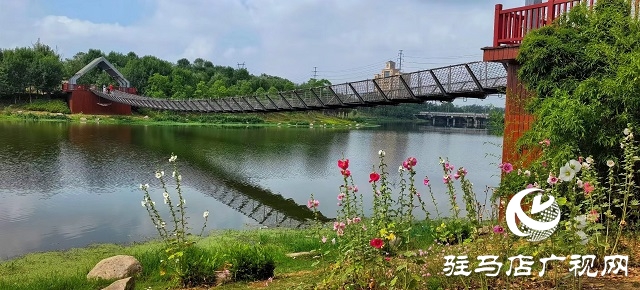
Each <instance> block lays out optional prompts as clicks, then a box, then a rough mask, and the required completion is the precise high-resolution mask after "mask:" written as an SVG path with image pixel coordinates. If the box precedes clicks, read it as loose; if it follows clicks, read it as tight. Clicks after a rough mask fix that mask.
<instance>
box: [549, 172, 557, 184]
mask: <svg viewBox="0 0 640 290" xmlns="http://www.w3.org/2000/svg"><path fill="white" fill-rule="evenodd" d="M547 182H548V183H549V184H551V185H554V184H556V183H558V178H557V177H556V176H555V175H553V174H552V173H549V178H547Z"/></svg>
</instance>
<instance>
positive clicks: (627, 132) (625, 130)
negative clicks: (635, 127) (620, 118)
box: [622, 128, 631, 136]
mask: <svg viewBox="0 0 640 290" xmlns="http://www.w3.org/2000/svg"><path fill="white" fill-rule="evenodd" d="M622 133H624V135H625V136H627V135H629V134H630V133H631V130H629V128H624V130H622Z"/></svg>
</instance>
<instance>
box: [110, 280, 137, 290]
mask: <svg viewBox="0 0 640 290" xmlns="http://www.w3.org/2000/svg"><path fill="white" fill-rule="evenodd" d="M133 289H135V280H134V279H133V278H131V277H129V278H125V279H120V280H118V281H115V282H113V283H111V285H109V286H107V287H106V288H102V290H133Z"/></svg>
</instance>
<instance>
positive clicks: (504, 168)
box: [499, 162, 513, 173]
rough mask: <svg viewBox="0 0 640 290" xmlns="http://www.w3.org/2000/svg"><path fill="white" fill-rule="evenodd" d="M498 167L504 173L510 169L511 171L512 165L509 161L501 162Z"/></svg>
mask: <svg viewBox="0 0 640 290" xmlns="http://www.w3.org/2000/svg"><path fill="white" fill-rule="evenodd" d="M499 167H500V168H501V169H502V171H504V173H510V172H511V171H513V165H511V163H509V162H505V163H502V164H500V166H499Z"/></svg>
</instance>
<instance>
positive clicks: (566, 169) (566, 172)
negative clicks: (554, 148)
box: [560, 163, 576, 181]
mask: <svg viewBox="0 0 640 290" xmlns="http://www.w3.org/2000/svg"><path fill="white" fill-rule="evenodd" d="M575 176H576V172H575V171H574V170H573V169H572V168H571V167H570V166H569V163H567V164H566V165H565V166H562V167H560V179H562V180H564V181H570V180H571V179H573V178H574V177H575Z"/></svg>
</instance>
